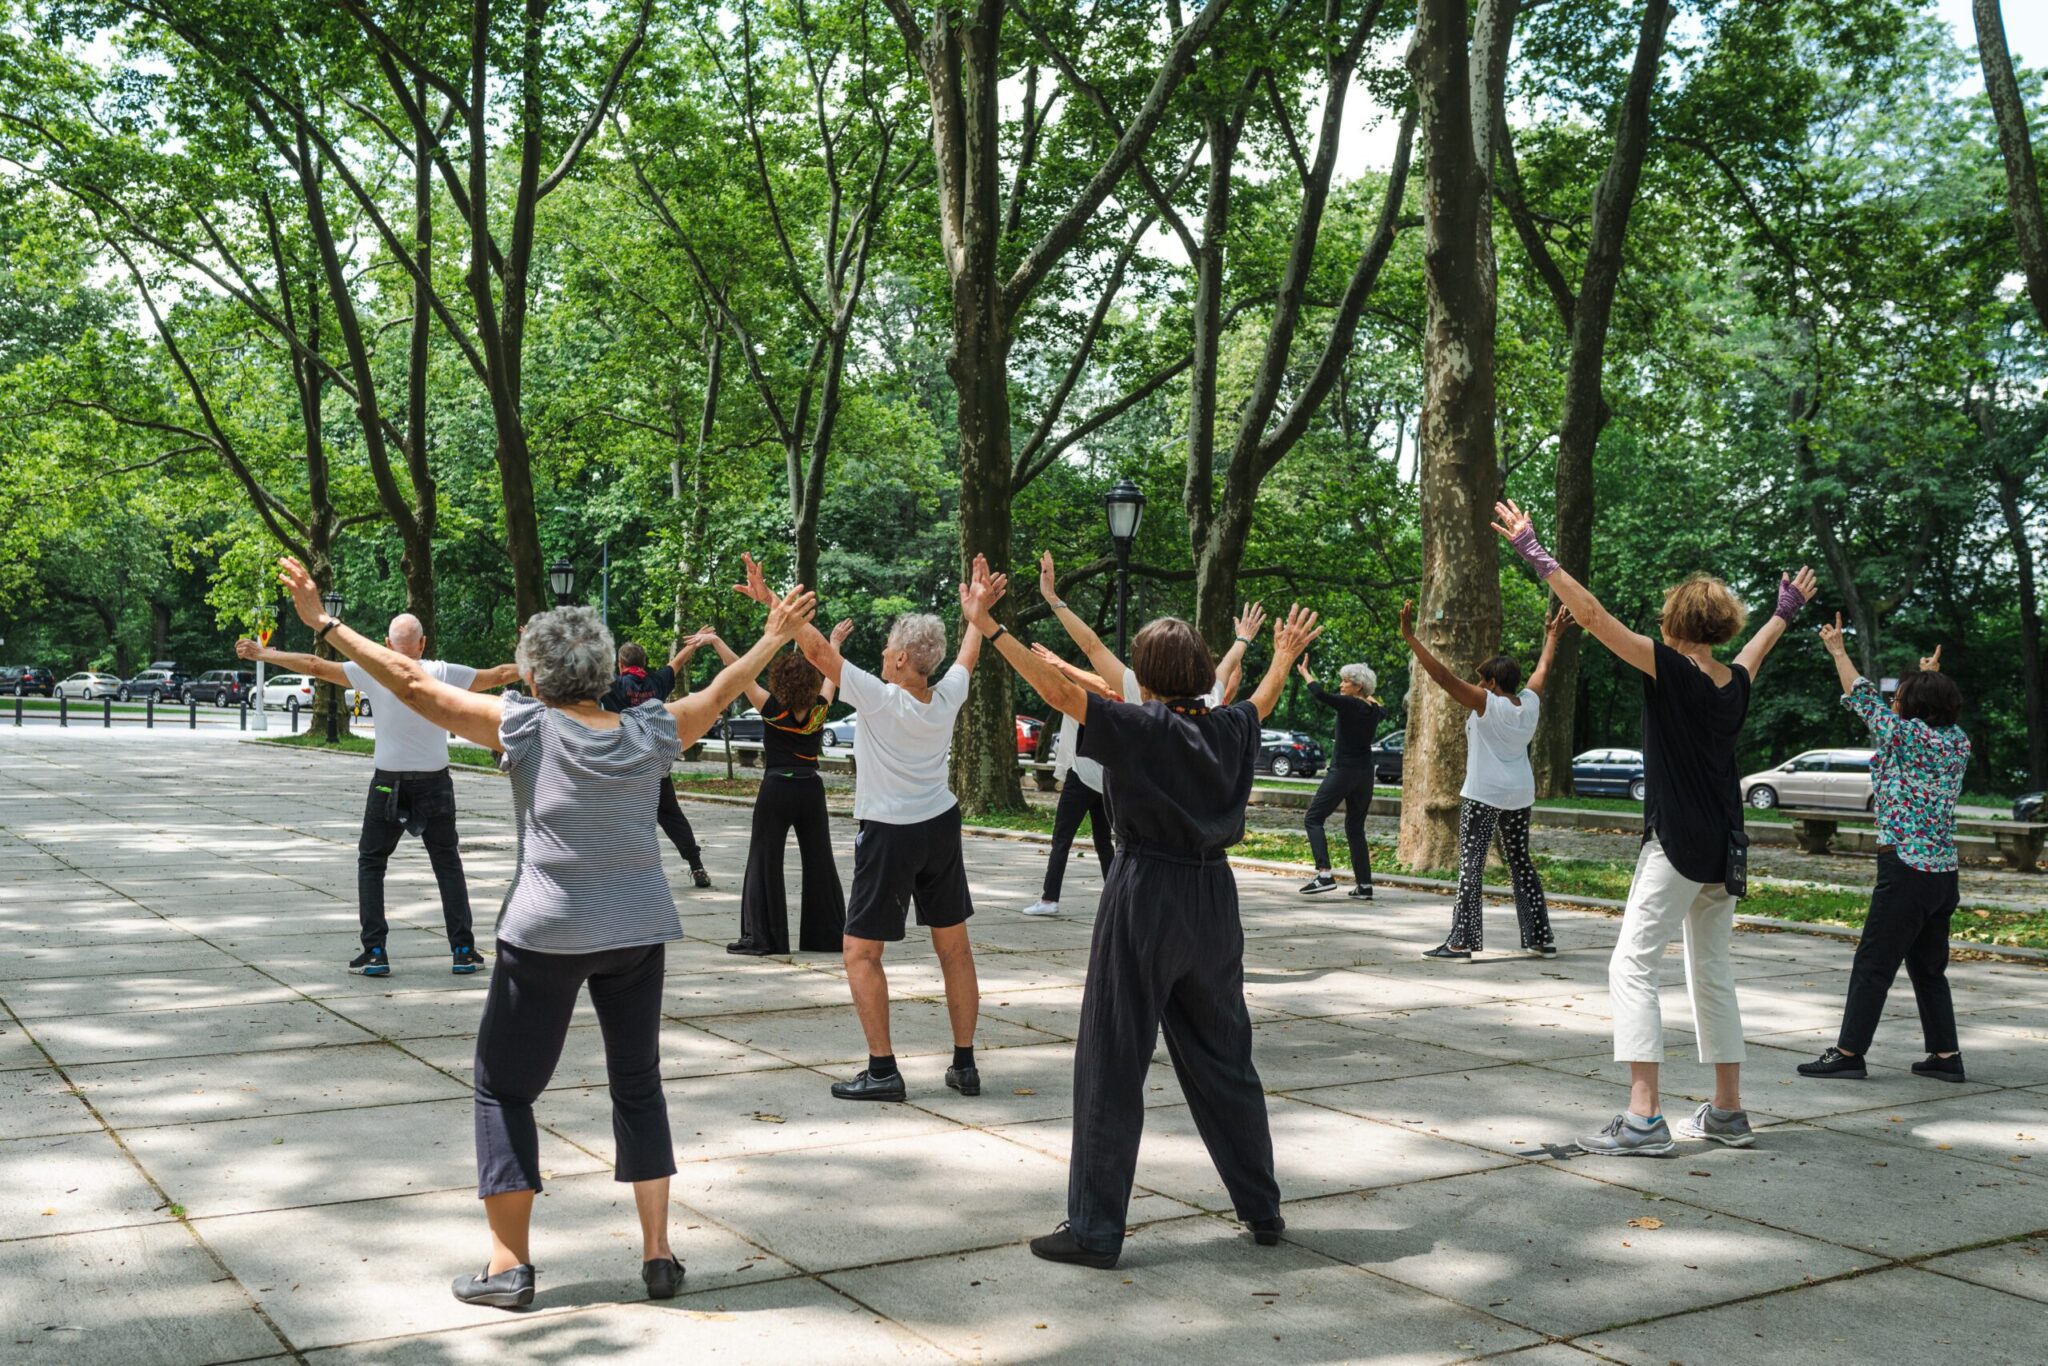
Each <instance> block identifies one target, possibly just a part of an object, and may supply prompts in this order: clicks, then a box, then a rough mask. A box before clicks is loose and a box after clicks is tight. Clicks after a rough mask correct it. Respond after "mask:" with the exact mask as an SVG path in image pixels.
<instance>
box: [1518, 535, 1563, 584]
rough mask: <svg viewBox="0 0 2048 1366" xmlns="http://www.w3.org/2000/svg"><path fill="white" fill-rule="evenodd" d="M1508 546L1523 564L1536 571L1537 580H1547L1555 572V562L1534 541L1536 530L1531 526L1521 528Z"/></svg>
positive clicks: (1541, 544)
mask: <svg viewBox="0 0 2048 1366" xmlns="http://www.w3.org/2000/svg"><path fill="white" fill-rule="evenodd" d="M1508 544H1509V545H1510V546H1512V547H1514V551H1515V553H1516V554H1517V555H1520V556H1521V557H1522V561H1523V563H1525V564H1527V565H1528V566H1529V568H1531V569H1533V570H1535V571H1536V577H1537V578H1539V579H1547V578H1549V577H1550V576H1551V575H1552V574H1555V573H1556V572H1557V561H1556V560H1555V559H1554V558H1552V556H1551V554H1550V552H1549V551H1547V550H1545V549H1544V548H1543V543H1542V542H1541V541H1539V540H1537V539H1536V528H1535V527H1534V526H1533V525H1531V526H1525V527H1523V528H1522V529H1521V530H1520V531H1519V532H1517V533H1516V534H1515V536H1514V537H1513V538H1512V539H1511V540H1509V542H1508Z"/></svg>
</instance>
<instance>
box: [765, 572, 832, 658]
mask: <svg viewBox="0 0 2048 1366" xmlns="http://www.w3.org/2000/svg"><path fill="white" fill-rule="evenodd" d="M769 596H770V598H771V600H772V604H773V605H772V606H770V607H769V609H768V625H767V626H766V627H765V628H764V629H763V630H762V632H761V634H762V635H763V636H765V637H768V638H771V639H773V640H774V641H776V642H777V643H778V644H783V645H786V644H788V643H789V642H790V641H792V640H795V639H796V637H797V633H798V632H799V631H801V630H803V629H804V627H806V626H808V625H810V623H811V618H812V617H813V616H815V615H817V611H818V595H817V594H816V593H813V592H811V591H810V590H809V589H807V588H805V587H804V586H803V585H802V584H798V585H797V586H796V587H794V588H792V589H790V590H789V594H788V596H786V597H781V598H777V597H775V596H774V595H773V594H770V595H769Z"/></svg>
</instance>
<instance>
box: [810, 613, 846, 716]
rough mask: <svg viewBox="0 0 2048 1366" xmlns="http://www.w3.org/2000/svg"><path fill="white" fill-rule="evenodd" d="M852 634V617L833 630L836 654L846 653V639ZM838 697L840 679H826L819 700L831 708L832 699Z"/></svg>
mask: <svg viewBox="0 0 2048 1366" xmlns="http://www.w3.org/2000/svg"><path fill="white" fill-rule="evenodd" d="M852 634H853V618H852V617H848V618H847V619H846V620H845V621H842V622H840V623H839V624H838V625H836V626H834V627H833V628H832V648H833V650H834V651H835V652H836V651H844V650H845V649H846V638H847V637H848V636H850V635H852ZM840 658H842V659H844V658H845V655H844V654H841V655H840ZM837 696H839V680H838V679H836V678H828V679H826V680H825V681H824V682H823V683H821V684H819V685H818V700H819V701H820V702H822V703H824V704H825V705H826V706H828V707H829V706H831V705H832V699H833V698H835V697H837Z"/></svg>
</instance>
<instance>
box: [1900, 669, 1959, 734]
mask: <svg viewBox="0 0 2048 1366" xmlns="http://www.w3.org/2000/svg"><path fill="white" fill-rule="evenodd" d="M1896 697H1897V699H1898V704H1899V717H1900V719H1901V720H1905V721H1924V722H1926V723H1927V724H1928V725H1930V726H1932V727H1934V729H1936V730H1940V729H1942V728H1943V727H1945V726H1953V725H1954V724H1955V723H1956V718H1957V717H1959V716H1961V715H1962V714H1963V690H1962V689H1961V688H1958V687H1957V686H1956V681H1955V680H1954V679H1953V678H1950V677H1949V676H1948V675H1947V674H1944V673H1928V672H1925V671H1922V672H1920V673H1911V674H1907V675H1906V676H1905V677H1904V678H1902V679H1900V680H1899V691H1898V692H1897V694H1896Z"/></svg>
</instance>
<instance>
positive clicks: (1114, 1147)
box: [1067, 844, 1280, 1252]
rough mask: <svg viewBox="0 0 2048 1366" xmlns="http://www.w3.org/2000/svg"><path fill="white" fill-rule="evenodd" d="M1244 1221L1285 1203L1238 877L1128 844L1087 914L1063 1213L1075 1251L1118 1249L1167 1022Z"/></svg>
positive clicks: (1218, 859)
mask: <svg viewBox="0 0 2048 1366" xmlns="http://www.w3.org/2000/svg"><path fill="white" fill-rule="evenodd" d="M1162 1027H1163V1028H1164V1029H1165V1031H1166V1049H1167V1052H1168V1054H1169V1055H1170V1056H1171V1057H1172V1059H1173V1069H1174V1072H1175V1073H1176V1074H1177V1075H1178V1076H1179V1078H1180V1086H1181V1091H1182V1092H1183V1093H1184V1094H1185V1095H1186V1096H1187V1100H1188V1108H1189V1110H1191V1111H1192V1112H1193V1115H1194V1121H1195V1128H1196V1130H1197V1131H1198V1132H1200V1134H1201V1135H1202V1142H1203V1143H1204V1144H1205V1145H1207V1147H1208V1149H1209V1157H1210V1160H1211V1161H1213V1162H1214V1163H1215V1164H1216V1171H1217V1173H1218V1174H1219V1175H1220V1176H1222V1178H1223V1185H1224V1188H1225V1189H1226V1190H1228V1191H1229V1192H1230V1199H1231V1203H1232V1204H1233V1205H1234V1206H1235V1208H1236V1210H1237V1215H1238V1217H1239V1218H1240V1219H1245V1220H1251V1219H1270V1218H1272V1217H1273V1216H1275V1215H1277V1214H1278V1213H1279V1212H1280V1186H1279V1182H1278V1181H1277V1180H1276V1179H1275V1177H1274V1174H1273V1136H1272V1133H1271V1131H1270V1130H1269V1129H1268V1127H1267V1123H1266V1094H1265V1090H1264V1088H1263V1087H1261V1086H1260V1084H1259V1073H1258V1069H1257V1068H1255V1067H1254V1066H1253V1065H1252V1024H1251V1017H1250V1016H1249V1014H1248V1013H1247V1012H1246V1010H1245V1005H1244V929H1243V927H1242V926H1241V925H1240V924H1239V922H1238V914H1237V881H1236V879H1235V878H1234V877H1233V876H1232V875H1231V872H1230V868H1229V865H1227V864H1225V863H1224V862H1223V861H1222V856H1221V855H1220V854H1218V855H1214V856H1212V857H1211V858H1210V859H1208V860H1198V859H1194V858H1190V857H1184V856H1179V855H1174V854H1167V853H1161V852H1158V851H1153V850H1148V849H1146V848H1144V847H1142V846H1138V845H1134V844H1126V845H1125V846H1124V847H1123V848H1122V849H1120V850H1119V851H1118V853H1117V859H1116V862H1115V863H1114V864H1113V865H1112V866H1111V868H1110V873H1109V882H1108V885H1107V886H1105V887H1104V889H1103V893H1102V902H1101V905H1100V906H1099V907H1098V908H1097V910H1096V913H1095V937H1094V944H1093V947H1092V950H1091V952H1090V956H1089V960H1088V984H1087V986H1086V988H1085V989H1084V990H1083V992H1082V997H1081V1036H1080V1039H1079V1040H1078V1041H1077V1042H1076V1044H1075V1046H1074V1147H1073V1161H1072V1165H1071V1167H1070V1168H1069V1175H1068V1184H1067V1219H1068V1222H1069V1223H1070V1224H1071V1225H1072V1227H1073V1233H1074V1236H1075V1237H1076V1238H1077V1239H1079V1240H1080V1242H1081V1244H1082V1246H1084V1247H1087V1248H1090V1249H1092V1250H1094V1251H1098V1252H1114V1251H1116V1250H1118V1249H1120V1248H1121V1247H1122V1246H1123V1241H1124V1219H1125V1216H1126V1215H1127V1214H1128V1212H1129V1210H1130V1203H1131V1183H1132V1181H1133V1179H1134V1178H1135V1176H1136V1173H1137V1167H1138V1140H1139V1138H1140V1136H1141V1135H1142V1134H1143V1132H1144V1128H1145V1079H1146V1075H1147V1072H1148V1070H1149V1069H1150V1067H1151V1065H1152V1050H1153V1048H1154V1046H1155V1045H1156V1044H1157V1042H1158V1038H1159V1031H1160V1029H1161V1028H1162Z"/></svg>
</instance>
